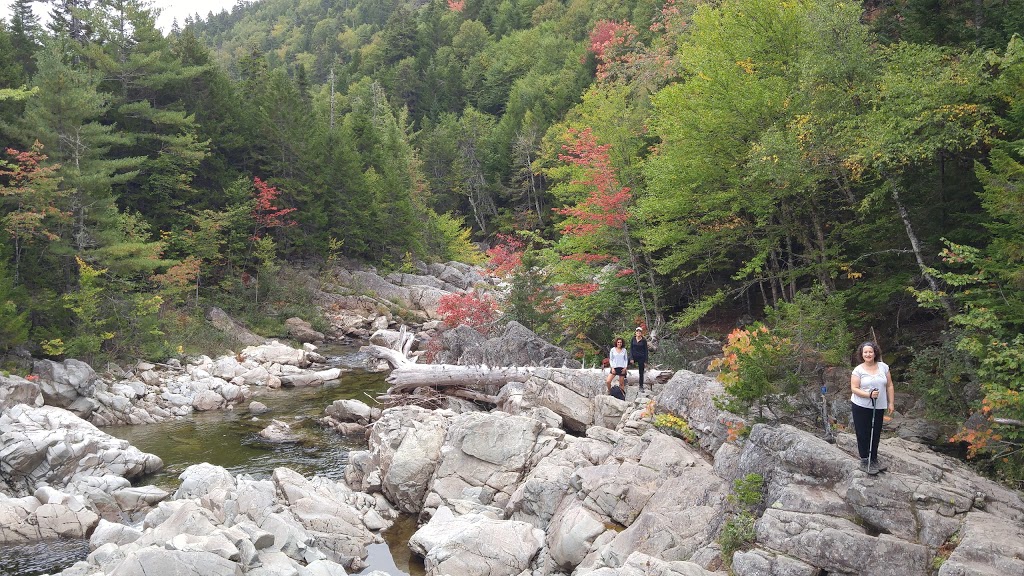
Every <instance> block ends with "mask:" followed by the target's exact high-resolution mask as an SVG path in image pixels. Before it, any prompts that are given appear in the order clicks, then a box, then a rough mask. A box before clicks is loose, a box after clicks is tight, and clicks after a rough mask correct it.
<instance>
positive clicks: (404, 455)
mask: <svg viewBox="0 0 1024 576" xmlns="http://www.w3.org/2000/svg"><path fill="white" fill-rule="evenodd" d="M447 427H448V419H447V418H446V417H445V416H444V415H443V414H441V413H438V412H433V411H430V410H426V409H424V408H420V407H418V406H403V407H399V408H392V409H390V410H386V411H385V412H384V413H383V414H382V415H381V418H380V419H379V420H377V421H376V422H374V424H373V427H372V428H371V432H370V441H369V445H370V449H369V450H368V451H367V452H365V453H352V454H350V455H349V464H348V466H347V467H346V470H345V478H346V480H347V481H348V482H349V484H350V485H351V486H353V487H355V488H357V489H360V490H367V491H369V490H379V491H381V492H383V494H384V495H385V496H387V498H388V500H389V501H390V502H391V503H392V504H393V505H394V506H395V507H396V508H398V509H399V510H401V511H403V512H407V513H412V514H415V513H418V512H419V511H420V509H421V508H422V507H423V501H424V499H425V498H426V494H427V490H428V487H429V483H430V479H431V478H432V477H433V475H434V470H435V469H436V468H437V466H438V463H439V461H440V459H441V446H442V444H443V443H444V438H445V433H446V430H447Z"/></svg>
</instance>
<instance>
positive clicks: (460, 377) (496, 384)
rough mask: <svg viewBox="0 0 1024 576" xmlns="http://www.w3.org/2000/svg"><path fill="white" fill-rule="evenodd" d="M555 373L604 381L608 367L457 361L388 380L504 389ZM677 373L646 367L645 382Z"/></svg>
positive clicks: (397, 384)
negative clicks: (548, 366)
mask: <svg viewBox="0 0 1024 576" xmlns="http://www.w3.org/2000/svg"><path fill="white" fill-rule="evenodd" d="M552 372H556V373H562V374H565V375H567V376H570V375H571V376H577V377H578V376H579V375H583V377H585V378H593V379H594V380H595V381H600V382H602V383H603V382H604V379H605V378H607V377H608V371H607V370H601V369H599V368H545V367H539V366H496V367H490V366H456V365H453V364H405V365H402V366H400V367H397V368H395V369H394V370H392V372H391V375H390V376H388V378H387V382H388V384H391V387H390V388H388V394H400V393H403V392H412V391H413V390H415V389H416V388H419V387H421V386H429V387H432V388H453V387H454V388H468V389H470V390H487V389H500V388H501V387H502V386H504V385H505V384H507V383H509V382H526V381H527V380H529V379H530V378H531V377H532V376H536V375H546V374H551V373H552ZM673 374H675V372H673V371H671V370H646V371H645V372H644V381H645V382H647V381H649V382H651V383H654V382H657V383H661V384H663V383H665V382H668V380H669V379H670V378H672V375H673ZM626 383H627V384H639V383H640V373H639V372H637V371H636V370H628V371H627V375H626Z"/></svg>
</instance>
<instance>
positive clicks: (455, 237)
mask: <svg viewBox="0 0 1024 576" xmlns="http://www.w3.org/2000/svg"><path fill="white" fill-rule="evenodd" d="M430 224H431V226H432V227H433V233H432V234H430V235H428V240H427V241H428V242H431V241H433V242H435V244H434V245H432V246H430V249H431V253H432V254H433V255H436V257H437V258H438V259H440V260H441V261H442V262H448V261H452V260H454V261H456V262H463V263H465V264H476V265H479V264H483V262H484V255H483V253H482V252H480V249H479V248H477V246H476V244H474V243H473V241H472V240H471V238H470V235H471V231H470V229H469V228H466V219H465V218H463V217H459V216H456V215H454V214H452V213H451V212H448V213H445V214H437V213H431V214H430Z"/></svg>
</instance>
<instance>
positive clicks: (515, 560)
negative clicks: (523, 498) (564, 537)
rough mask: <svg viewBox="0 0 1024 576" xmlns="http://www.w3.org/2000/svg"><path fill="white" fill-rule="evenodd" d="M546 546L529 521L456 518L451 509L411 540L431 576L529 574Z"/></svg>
mask: <svg viewBox="0 0 1024 576" xmlns="http://www.w3.org/2000/svg"><path fill="white" fill-rule="evenodd" d="M543 546H544V532H542V531H541V530H539V529H537V528H534V527H533V526H532V525H530V524H528V523H526V522H518V521H515V520H496V519H494V518H489V517H487V516H485V515H482V514H465V515H462V516H458V517H456V516H455V515H454V514H453V513H452V511H451V510H450V509H449V508H447V507H442V508H440V509H439V510H438V511H437V513H436V514H434V516H433V518H431V519H430V522H428V523H427V524H426V525H424V526H423V527H422V528H420V529H419V530H417V531H416V533H415V534H413V536H412V538H411V539H410V540H409V547H410V548H412V550H413V551H414V552H416V553H417V554H419V555H421V556H423V564H424V566H425V567H426V569H427V574H428V575H429V576H440V575H442V574H488V575H490V576H517V575H519V574H521V573H523V572H526V573H529V572H530V569H531V567H532V565H533V562H534V560H535V558H536V557H537V554H538V552H540V550H541V548H542V547H543Z"/></svg>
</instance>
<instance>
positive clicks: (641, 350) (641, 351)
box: [629, 326, 647, 394]
mask: <svg viewBox="0 0 1024 576" xmlns="http://www.w3.org/2000/svg"><path fill="white" fill-rule="evenodd" d="M629 357H630V358H632V359H633V363H635V364H636V367H637V370H639V372H640V393H641V394H643V392H644V366H645V365H647V339H646V338H644V329H643V328H641V327H640V326H637V327H636V331H635V332H634V333H633V337H632V338H631V339H630V340H629Z"/></svg>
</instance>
